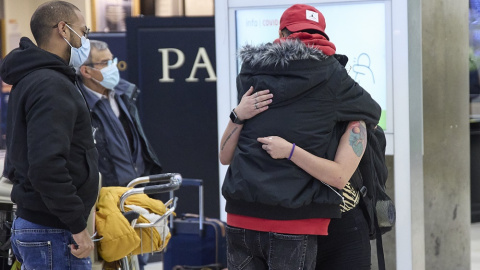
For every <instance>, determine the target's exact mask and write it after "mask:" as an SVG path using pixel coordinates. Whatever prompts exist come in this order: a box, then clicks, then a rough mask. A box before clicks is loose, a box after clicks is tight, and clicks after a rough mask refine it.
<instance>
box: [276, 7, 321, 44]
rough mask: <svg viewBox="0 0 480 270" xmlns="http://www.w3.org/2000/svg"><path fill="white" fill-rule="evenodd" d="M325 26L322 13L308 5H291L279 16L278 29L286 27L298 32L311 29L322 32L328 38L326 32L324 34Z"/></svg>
mask: <svg viewBox="0 0 480 270" xmlns="http://www.w3.org/2000/svg"><path fill="white" fill-rule="evenodd" d="M326 26H327V24H326V23H325V17H323V14H322V13H321V12H320V11H318V10H317V9H316V8H314V7H312V6H309V5H303V4H296V5H293V6H291V7H289V8H288V9H287V10H285V11H284V12H283V14H282V17H281V18H280V30H282V29H283V28H287V29H288V30H290V31H291V32H299V31H302V30H307V29H313V30H318V31H320V32H322V33H323V35H324V36H325V37H326V38H327V39H328V40H330V39H329V38H328V36H327V34H325V27H326Z"/></svg>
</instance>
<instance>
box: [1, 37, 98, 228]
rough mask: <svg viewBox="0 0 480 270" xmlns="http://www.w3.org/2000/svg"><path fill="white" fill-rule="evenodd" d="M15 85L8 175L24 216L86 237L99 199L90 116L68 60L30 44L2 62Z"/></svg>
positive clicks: (25, 43)
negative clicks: (92, 211) (86, 231)
mask: <svg viewBox="0 0 480 270" xmlns="http://www.w3.org/2000/svg"><path fill="white" fill-rule="evenodd" d="M0 76H1V78H2V79H3V80H4V81H5V82H6V83H8V84H12V85H13V88H12V92H11V94H10V99H9V102H8V117H7V118H8V119H7V156H6V161H5V171H4V175H5V176H6V177H8V178H9V179H10V180H12V181H13V184H14V185H13V190H12V194H11V198H12V201H13V202H15V203H16V204H17V212H16V214H17V216H19V217H22V218H24V219H26V220H28V221H31V222H34V223H37V224H40V225H45V226H50V227H55V228H62V229H68V230H70V231H71V232H72V233H79V232H81V231H83V230H84V229H85V228H86V220H87V218H88V215H89V213H90V210H91V209H92V207H93V205H94V203H95V201H96V198H97V193H98V167H97V162H98V153H97V150H96V148H95V145H94V143H93V137H92V127H91V122H90V113H89V111H88V108H87V105H86V103H85V100H84V99H83V97H82V95H81V93H80V90H79V89H78V88H77V87H76V86H75V71H74V70H73V69H72V68H71V67H69V66H68V65H67V64H66V63H65V61H64V60H63V59H61V58H60V57H58V56H57V55H54V54H52V53H49V52H47V51H44V50H42V49H40V48H38V47H37V46H35V45H34V44H33V43H32V42H31V41H30V40H29V39H28V38H22V39H21V41H20V47H19V48H17V49H15V50H13V51H12V52H11V53H10V54H9V55H7V57H6V58H5V59H4V61H3V62H2V65H1V67H0Z"/></svg>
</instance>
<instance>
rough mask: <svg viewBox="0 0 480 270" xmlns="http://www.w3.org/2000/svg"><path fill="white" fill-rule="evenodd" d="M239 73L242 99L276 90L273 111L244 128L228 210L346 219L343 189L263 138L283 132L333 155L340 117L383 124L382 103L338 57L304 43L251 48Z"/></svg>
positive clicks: (227, 184) (230, 176)
mask: <svg viewBox="0 0 480 270" xmlns="http://www.w3.org/2000/svg"><path fill="white" fill-rule="evenodd" d="M240 57H241V59H242V60H243V65H242V69H241V72H240V74H239V75H238V78H237V89H238V97H239V98H241V97H242V96H243V94H244V93H245V91H246V90H248V88H249V87H250V86H254V88H255V89H256V90H263V89H270V91H271V92H272V93H273V102H272V104H271V106H270V108H269V109H268V110H267V111H265V112H263V113H261V114H259V115H257V116H255V117H254V118H252V119H250V120H248V121H247V122H246V123H245V125H244V126H243V129H242V132H241V134H240V138H239V141H238V147H237V149H236V151H235V154H234V158H233V160H232V163H231V165H230V167H229V169H228V171H227V174H226V177H225V181H224V184H223V187H222V193H223V195H224V197H225V198H226V200H227V205H226V211H227V212H228V213H233V214H239V215H246V216H252V217H260V218H268V219H304V218H334V217H340V210H339V205H340V203H341V202H342V197H341V192H340V191H338V190H336V189H335V188H333V187H330V186H327V185H325V184H322V183H321V182H320V181H319V180H317V179H314V178H313V177H312V176H310V175H309V174H308V173H306V172H305V171H303V170H302V169H300V168H299V167H298V166H296V165H295V164H294V163H293V162H291V161H289V160H287V159H282V160H275V159H273V158H271V157H270V156H269V155H268V154H267V153H266V152H265V151H264V150H263V149H262V148H261V144H260V143H259V142H257V138H258V137H265V136H280V137H283V138H284V139H286V140H287V141H290V142H294V143H296V145H298V146H300V147H302V148H303V149H305V150H306V151H308V152H310V153H312V154H314V155H316V156H319V157H323V158H328V159H333V158H334V156H335V152H336V147H331V145H332V143H333V145H338V141H335V140H338V138H337V137H338V136H336V135H335V134H334V133H335V126H336V124H337V123H338V122H344V121H353V120H364V121H365V122H367V123H369V124H377V122H378V120H379V118H380V114H381V108H380V106H379V105H378V104H377V103H376V102H375V101H374V100H373V99H372V98H371V96H370V94H369V93H367V92H366V91H365V90H364V89H363V88H362V87H360V86H359V85H358V84H357V83H356V82H355V81H354V80H353V79H352V78H351V77H350V76H349V75H348V74H347V71H346V70H345V68H344V67H343V66H342V65H341V64H340V63H339V62H338V61H337V60H336V59H335V58H334V57H329V56H326V55H324V54H323V53H322V52H321V51H319V50H317V49H314V48H310V47H306V46H305V45H304V44H303V43H302V42H301V41H298V40H291V41H287V42H284V43H281V44H278V43H274V44H270V43H269V44H265V45H261V46H258V47H251V46H247V47H244V48H243V49H242V51H241V52H240Z"/></svg>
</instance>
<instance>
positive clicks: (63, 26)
mask: <svg viewBox="0 0 480 270" xmlns="http://www.w3.org/2000/svg"><path fill="white" fill-rule="evenodd" d="M66 28H67V24H66V23H65V22H64V21H61V22H59V23H58V24H57V30H58V33H59V34H60V35H61V36H62V37H64V38H67V31H66Z"/></svg>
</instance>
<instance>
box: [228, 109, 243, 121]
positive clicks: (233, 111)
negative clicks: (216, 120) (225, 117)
mask: <svg viewBox="0 0 480 270" xmlns="http://www.w3.org/2000/svg"><path fill="white" fill-rule="evenodd" d="M230 120H232V122H233V123H235V124H238V125H243V124H244V123H245V120H243V121H242V120H240V119H239V118H238V116H237V114H236V113H235V109H233V110H232V112H231V113H230Z"/></svg>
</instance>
